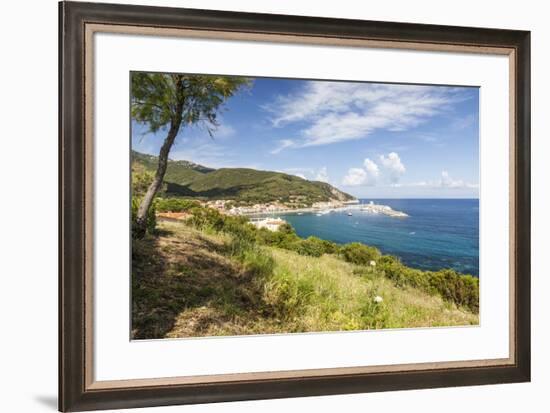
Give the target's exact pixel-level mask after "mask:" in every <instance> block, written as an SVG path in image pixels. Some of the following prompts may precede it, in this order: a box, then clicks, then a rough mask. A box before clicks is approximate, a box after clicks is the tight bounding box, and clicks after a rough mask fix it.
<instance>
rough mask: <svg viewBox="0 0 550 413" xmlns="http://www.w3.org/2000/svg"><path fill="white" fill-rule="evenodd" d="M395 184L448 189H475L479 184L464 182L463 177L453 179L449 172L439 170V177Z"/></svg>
mask: <svg viewBox="0 0 550 413" xmlns="http://www.w3.org/2000/svg"><path fill="white" fill-rule="evenodd" d="M397 186H411V187H426V188H448V189H465V188H468V189H477V188H479V184H474V183H469V182H465V181H464V180H463V179H454V178H452V177H451V175H450V174H449V172H447V171H441V177H440V178H439V179H435V180H431V181H419V182H413V183H409V184H403V185H397Z"/></svg>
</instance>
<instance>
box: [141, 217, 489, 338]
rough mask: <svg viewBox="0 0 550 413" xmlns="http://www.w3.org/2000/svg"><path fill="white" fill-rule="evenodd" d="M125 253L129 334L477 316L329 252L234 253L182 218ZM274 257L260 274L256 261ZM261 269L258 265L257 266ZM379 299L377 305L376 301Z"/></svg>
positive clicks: (473, 320) (443, 321) (333, 327)
mask: <svg viewBox="0 0 550 413" xmlns="http://www.w3.org/2000/svg"><path fill="white" fill-rule="evenodd" d="M159 228H160V234H159V236H157V237H149V238H146V239H144V240H140V241H137V242H135V244H134V249H133V284H132V286H133V288H132V291H133V297H132V301H133V308H132V318H133V324H132V335H133V337H134V338H136V339H140V338H141V339H143V338H147V339H151V338H164V337H195V336H217V335H242V334H268V333H288V332H311V331H338V330H358V329H361V330H362V329H374V328H401V327H429V326H456V325H470V324H478V322H479V318H478V316H477V315H476V314H473V313H471V312H468V311H465V310H462V309H459V308H456V306H454V305H452V304H450V303H448V302H446V301H444V300H442V299H441V298H439V297H437V296H431V295H428V294H426V293H424V292H421V291H419V290H415V289H411V288H398V287H396V286H395V285H394V284H393V282H392V281H390V280H388V279H386V278H384V277H383V276H382V275H381V274H379V273H378V272H376V271H375V270H368V271H365V270H364V267H363V268H359V267H357V266H355V265H353V264H349V263H346V262H344V261H342V260H339V259H337V258H336V257H333V256H329V255H324V256H322V257H319V258H315V257H307V256H302V255H298V254H297V253H294V252H291V251H286V250H281V249H276V248H267V247H264V248H261V251H257V253H258V254H256V255H255V253H250V254H248V255H246V259H245V260H240V261H239V260H237V259H235V258H232V257H231V256H230V253H229V245H230V238H229V237H227V236H223V235H219V234H207V233H204V232H199V231H197V230H194V229H191V228H189V227H187V226H186V225H184V224H181V223H172V222H162V223H160V224H159ZM266 254H268V255H271V256H272V257H273V260H274V267H273V270H272V271H270V273H269V274H264V273H262V275H258V274H259V273H258V272H255V271H254V270H253V269H254V260H260V259H264V260H265V256H266ZM264 272H265V271H264ZM376 296H380V297H382V299H383V301H382V302H381V303H376V302H375V301H374V298H375V297H376Z"/></svg>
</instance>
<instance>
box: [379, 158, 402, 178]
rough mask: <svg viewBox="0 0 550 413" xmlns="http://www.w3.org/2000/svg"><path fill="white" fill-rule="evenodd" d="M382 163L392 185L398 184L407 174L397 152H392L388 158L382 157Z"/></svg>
mask: <svg viewBox="0 0 550 413" xmlns="http://www.w3.org/2000/svg"><path fill="white" fill-rule="evenodd" d="M380 163H381V164H382V166H383V167H384V170H385V172H386V176H387V178H388V179H389V181H390V182H391V183H392V184H396V183H397V182H398V181H399V178H401V176H402V175H403V174H404V173H405V165H403V163H402V162H401V158H399V155H398V154H397V153H396V152H390V153H389V154H388V156H384V155H380Z"/></svg>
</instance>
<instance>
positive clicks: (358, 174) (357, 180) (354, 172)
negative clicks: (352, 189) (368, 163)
mask: <svg viewBox="0 0 550 413" xmlns="http://www.w3.org/2000/svg"><path fill="white" fill-rule="evenodd" d="M366 183H367V172H366V171H365V170H364V169H363V168H350V169H349V170H348V173H347V175H346V176H345V177H344V179H343V181H342V184H343V185H346V186H363V185H366Z"/></svg>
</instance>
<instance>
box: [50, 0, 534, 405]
mask: <svg viewBox="0 0 550 413" xmlns="http://www.w3.org/2000/svg"><path fill="white" fill-rule="evenodd" d="M92 23H93V24H109V25H114V26H125V25H128V26H134V27H149V28H155V27H156V28H171V29H182V28H185V29H196V30H204V31H212V32H218V31H224V32H231V33H255V34H270V35H283V36H284V35H289V34H291V35H296V36H301V37H303V38H304V39H307V38H321V39H348V40H354V39H355V40H370V41H375V42H380V43H384V44H387V45H388V44H397V45H398V47H399V44H401V43H403V42H408V43H414V44H416V45H418V47H419V48H422V47H426V48H430V47H432V46H438V45H446V46H450V47H452V46H467V47H470V48H486V49H488V50H491V49H492V48H504V49H507V50H509V51H510V53H514V55H513V56H514V59H512V60H513V61H514V70H512V75H511V76H512V81H513V83H512V89H511V90H512V92H513V94H514V95H515V99H514V104H513V107H512V108H511V109H512V110H513V113H514V116H513V120H512V126H513V132H514V133H513V139H512V141H511V144H512V148H513V154H512V158H511V160H512V161H513V165H515V167H514V168H513V169H514V170H513V171H512V172H511V180H510V181H511V193H512V197H511V205H513V208H512V216H511V226H510V228H511V237H513V242H512V243H511V250H510V252H511V266H512V268H514V271H515V277H514V278H513V283H512V284H511V290H512V291H513V294H514V297H513V298H514V300H513V304H514V305H513V307H512V310H511V312H512V318H513V323H511V325H512V326H513V328H514V330H513V331H512V332H513V334H512V336H513V337H512V341H513V343H512V344H513V346H512V347H511V348H513V350H514V355H513V356H514V357H513V362H511V363H508V364H507V363H504V364H501V365H491V364H490V363H489V364H487V363H486V364H483V363H481V364H479V365H464V366H455V367H445V368H437V367H433V368H424V369H418V370H415V369H409V370H402V371H399V370H398V371H391V370H388V371H379V372H350V373H347V374H331V373H330V372H327V373H324V374H317V375H313V376H303V377H301V376H299V375H298V376H295V377H286V378H285V377H284V378H269V377H262V376H258V377H252V378H247V379H243V380H237V381H218V382H211V383H209V382H204V383H187V384H181V383H180V384H178V383H177V382H174V383H169V382H165V383H163V384H155V385H151V384H147V383H143V384H141V385H140V384H138V385H133V386H119V387H116V386H115V387H111V388H102V387H101V386H94V385H93V383H92V384H90V381H89V380H88V379H87V377H89V375H90V367H89V366H87V364H86V363H87V360H88V356H89V352H90V351H91V349H90V345H89V342H87V339H88V338H89V337H88V336H89V331H88V336H87V328H89V320H87V318H86V317H87V315H86V305H87V304H88V305H89V302H88V301H89V295H87V292H86V288H85V287H86V282H87V280H86V257H89V253H90V251H89V248H90V246H89V245H90V244H89V243H87V240H86V228H87V225H89V223H87V222H86V216H87V215H86V209H87V208H88V206H87V193H89V192H87V190H89V188H87V179H86V173H87V172H86V167H85V165H86V154H87V149H86V142H85V128H86V113H85V99H86V96H85V75H86V71H85V50H84V44H85V27H86V25H87V24H92ZM59 33H60V36H59V51H60V53H59V59H60V60H59V85H60V88H59V222H60V226H59V268H60V270H59V409H60V410H61V411H82V410H95V409H112V408H130V407H144V406H159V405H173V404H188V403H207V402H221V401H233V400H254V399H265V398H282V397H300V396H317V395H330V394H343V393H362V392H373V391H389V390H405V389H418V388H436V387H447V386H469V385H481V384H491V383H512V382H523V381H529V380H530V357H531V356H530V32H527V31H515V30H497V29H481V28H466V27H448V26H435V25H420V24H404V23H388V22H373V21H359V20H344V19H327V18H312V17H297V16H284V15H266V14H250V13H235V12H220V11H206V10H191V9H174V8H161V7H145V6H126V5H111V4H99V3H72V2H62V3H60V4H59ZM400 42H401V43H400ZM394 47H395V46H394ZM87 302H88V303H87Z"/></svg>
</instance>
